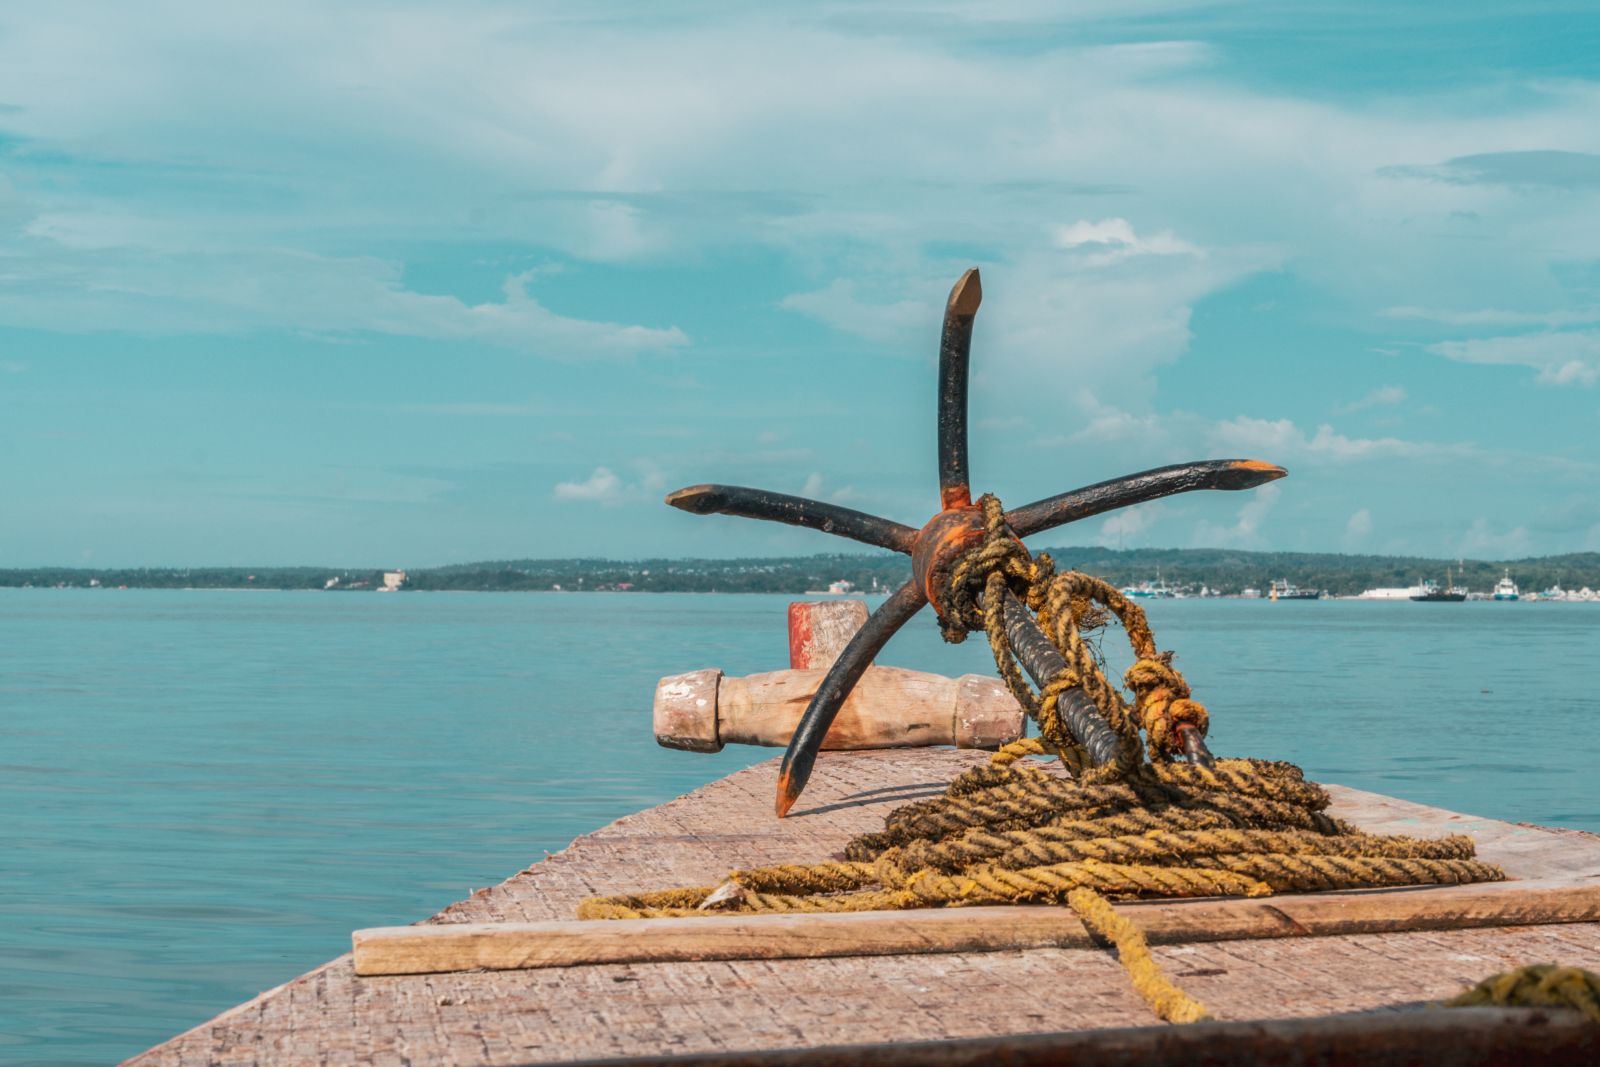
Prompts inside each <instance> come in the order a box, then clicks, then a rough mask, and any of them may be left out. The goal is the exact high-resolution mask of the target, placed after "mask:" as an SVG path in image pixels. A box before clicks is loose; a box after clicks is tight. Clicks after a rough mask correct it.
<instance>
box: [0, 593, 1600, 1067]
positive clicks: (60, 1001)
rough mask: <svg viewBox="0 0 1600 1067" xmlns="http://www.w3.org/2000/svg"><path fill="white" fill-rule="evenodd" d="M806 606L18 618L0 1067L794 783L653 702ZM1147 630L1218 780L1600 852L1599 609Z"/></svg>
mask: <svg viewBox="0 0 1600 1067" xmlns="http://www.w3.org/2000/svg"><path fill="white" fill-rule="evenodd" d="M788 599H789V598H787V597H780V596H696V595H626V594H614V595H604V594H601V595H593V594H591V595H564V594H493V593H490V594H472V593H433V594H420V593H419V594H402V595H396V596H371V595H363V594H321V593H274V592H156V591H126V592H118V591H112V590H95V591H89V590H84V591H71V590H64V591H56V590H9V589H8V590H0V901H3V904H4V911H5V916H6V921H5V923H4V925H3V926H0V1061H3V1062H18V1063H107V1062H111V1061H115V1060H117V1059H120V1058H122V1057H124V1056H128V1055H131V1054H132V1053H134V1052H137V1051H139V1050H141V1049H143V1048H145V1047H147V1046H149V1045H151V1044H154V1043H155V1042H157V1041H160V1040H162V1039H163V1038H165V1037H168V1036H170V1035H172V1034H175V1033H177V1032H179V1031H181V1030H183V1029H186V1028H188V1027H190V1026H193V1025H195V1024H197V1023H199V1022H202V1021H203V1020H205V1019H206V1018H208V1017H210V1016H211V1015H213V1014H215V1013H217V1012H219V1011H221V1010H223V1009H224V1008H227V1007H229V1006H231V1005H233V1004H235V1003H238V1002H239V1001H241V1000H244V999H245V998H247V997H250V996H252V995H253V994H255V993H257V992H259V991H261V990H263V989H266V988H269V987H271V986H274V985H277V984H278V983H280V982H283V981H284V980H286V979H288V978H291V977H293V976H294V975H296V974H299V973H301V972H303V971H305V970H307V969H309V968H310V967H312V966H315V965H316V964H318V963H321V962H322V961H324V960H326V959H328V958H330V957H332V956H334V955H337V954H338V953H340V952H343V951H345V950H346V949H348V947H349V943H350V931H351V930H352V929H355V928H357V927H363V926H375V925H384V924H392V923H405V922H410V921H412V920H415V919H418V918H421V917H423V916H426V915H428V914H431V913H432V912H433V911H435V910H437V909H439V908H441V907H443V906H444V905H446V904H448V903H450V902H451V901H454V900H457V899H459V898H461V897H463V896H466V895H467V894H468V893H470V892H471V891H472V890H473V889H475V888H478V887H481V886H486V885H490V884H493V883H495V882H497V881H499V880H501V879H503V878H505V877H506V876H508V875H510V874H512V873H513V872H515V871H517V870H519V869H520V868H522V867H524V866H526V865H527V864H528V863H530V862H532V861H533V860H536V859H538V858H539V857H540V856H542V855H543V854H544V852H545V851H546V850H550V851H553V850H555V849H559V848H561V847H562V846H563V845H565V844H566V843H567V842H568V841H569V840H570V839H571V838H572V837H574V836H575V835H577V834H581V833H583V832H585V831H587V830H591V829H593V828H595V827H597V826H599V825H601V824H603V823H605V822H607V821H608V820H610V819H613V818H616V817H617V816H619V815H622V814H624V813H627V812H630V811H634V810H637V809H638V808H641V807H644V806H646V805H650V804H655V803H658V802H660V801H662V800H665V799H668V798H670V797H673V796H675V795H677V794H680V793H682V792H685V791H687V790H689V789H691V788H693V787H695V786H698V785H700V784H702V783H704V782H706V781H708V780H710V779H713V778H716V777H719V776H721V775H724V774H727V773H729V772H730V771H733V770H735V769H737V768H739V767H742V766H745V765H747V764H749V763H752V762H755V761H757V760H760V759H763V758H766V757H768V756H771V755H772V754H773V752H772V751H771V750H765V749H741V750H726V751H724V752H722V753H721V754H719V755H715V756H705V755H693V754H689V753H683V752H671V751H667V750H665V749H661V748H659V747H657V746H656V745H655V743H654V741H653V739H652V737H651V732H650V697H651V693H652V691H653V689H654V686H655V682H656V679H657V678H658V677H659V676H661V675H663V674H669V673H675V672H678V671H683V670H690V669H693V668H697V667H710V666H716V667H721V668H723V669H724V670H726V671H728V672H730V673H747V672H751V671H757V670H770V669H775V668H778V667H782V666H784V665H786V644H785V636H784V605H785V604H786V603H787V601H788ZM1149 610H1150V614H1151V619H1152V622H1153V624H1154V626H1155V628H1156V632H1157V636H1158V638H1159V640H1160V643H1161V645H1162V647H1165V648H1174V649H1177V650H1178V652H1179V660H1178V662H1179V665H1180V666H1181V667H1182V669H1183V670H1184V671H1185V672H1186V674H1187V676H1188V677H1189V679H1190V681H1191V682H1192V683H1193V684H1194V686H1195V690H1196V694H1197V696H1199V697H1200V698H1201V699H1202V700H1203V701H1204V702H1205V703H1206V704H1207V705H1209V706H1210V708H1211V709H1212V715H1213V726H1212V735H1211V737H1212V745H1213V747H1214V748H1215V749H1216V750H1217V751H1218V752H1219V753H1228V754H1252V755H1260V756H1271V757H1276V758H1283V759H1291V760H1295V761H1297V762H1299V763H1301V764H1302V765H1304V766H1305V767H1306V768H1307V769H1308V770H1309V771H1310V772H1311V773H1312V774H1313V775H1314V776H1315V777H1317V778H1318V779H1321V780H1324V781H1332V782H1342V783H1346V784H1349V785H1354V786H1359V787H1361V788H1365V789H1374V790H1380V791H1382V792H1386V793H1392V794H1394V795H1397V796H1402V797H1406V798H1408V799H1411V800H1417V801H1422V802H1425V803H1429V804H1437V805H1441V806H1444V807H1450V808H1455V809H1458V810H1464V811H1470V812H1474V813H1479V814H1484V815H1491V816H1495V817H1498V818H1503V819H1513V820H1527V821H1534V822H1541V823H1548V824H1555V825H1561V826H1572V827H1581V828H1584V829H1588V830H1600V794H1597V792H1596V791H1595V789H1594V781H1595V771H1594V761H1595V756H1594V753H1595V751H1596V748H1597V745H1600V716H1597V712H1600V700H1597V698H1596V695H1595V694H1596V691H1597V688H1600V666H1597V664H1600V607H1596V606H1592V605H1581V604H1572V605H1565V604H1548V605H1546V604H1525V603H1518V604H1495V603H1468V604H1430V605H1423V604H1409V603H1406V604H1372V603H1353V602H1326V601H1325V602H1320V603H1304V602H1302V603H1282V604H1272V603H1268V602H1265V601H1197V600H1186V601H1161V602H1154V603H1151V604H1150V605H1149ZM987 654H988V651H987V646H986V645H985V643H984V642H982V641H972V642H969V643H968V644H966V645H963V646H959V647H950V646H946V645H944V644H942V643H941V642H940V640H939V636H938V633H937V631H936V630H935V628H934V626H933V624H932V622H931V620H930V619H929V618H927V617H924V618H921V619H919V620H918V621H917V622H916V623H913V624H912V626H911V628H910V629H909V630H908V631H907V632H905V633H903V634H902V635H901V636H900V637H898V638H896V639H895V641H894V642H893V643H892V644H891V645H890V646H889V648H888V650H887V651H886V652H885V654H884V655H883V656H881V657H880V662H883V663H888V664H894V665H899V666H907V667H913V668H919V669H925V670H939V671H942V672H944V673H948V674H960V673H965V672H969V671H972V672H986V671H988V670H991V669H992V665H991V664H989V663H988V661H987V659H986V657H987ZM1124 659H1125V657H1124ZM824 758H826V757H824Z"/></svg>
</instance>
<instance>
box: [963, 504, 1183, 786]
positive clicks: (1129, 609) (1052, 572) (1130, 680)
mask: <svg viewBox="0 0 1600 1067" xmlns="http://www.w3.org/2000/svg"><path fill="white" fill-rule="evenodd" d="M978 507H979V508H980V509H982V511H983V522H984V534H983V540H982V541H980V542H979V543H978V544H977V545H975V546H973V547H972V548H971V549H969V550H968V551H967V552H966V553H964V554H963V555H962V556H961V558H960V559H959V560H957V562H956V565H955V566H954V567H953V568H951V571H950V580H949V583H948V585H947V586H946V590H945V602H944V606H945V609H946V612H945V614H944V615H942V616H941V617H940V623H939V625H940V629H941V631H942V632H943V634H944V637H945V640H947V641H951V642H958V641H962V640H965V638H966V635H967V633H968V632H969V631H972V630H979V629H981V630H983V631H984V632H985V633H986V634H987V635H988V638H989V647H990V650H991V651H992V652H993V654H994V660H995V666H996V668H997V669H998V670H999V672H1000V677H1001V678H1002V679H1003V680H1004V681H1005V683H1006V687H1007V688H1008V689H1010V690H1011V694H1012V696H1014V697H1015V698H1016V700H1017V703H1018V704H1020V705H1021V706H1022V708H1023V710H1024V711H1025V712H1027V714H1028V716H1029V717H1030V718H1032V719H1033V720H1034V721H1035V722H1036V723H1037V724H1038V727H1039V734H1040V736H1041V737H1043V738H1045V740H1046V741H1047V742H1048V743H1049V744H1050V746H1051V748H1052V750H1053V751H1054V752H1055V753H1056V754H1058V755H1059V756H1060V758H1061V761H1062V763H1063V764H1065V765H1066V767H1067V769H1068V770H1070V771H1071V772H1072V774H1073V775H1074V776H1075V777H1080V778H1082V777H1085V776H1090V777H1092V778H1093V779H1094V780H1097V781H1105V780H1111V779H1115V778H1118V777H1122V776H1124V775H1126V774H1128V773H1130V772H1132V771H1133V770H1134V769H1135V768H1136V767H1137V766H1138V764H1139V763H1140V762H1141V761H1142V759H1143V758H1144V757H1148V758H1149V759H1150V760H1151V761H1152V762H1166V761H1169V760H1171V759H1172V758H1173V757H1174V756H1175V755H1178V754H1179V753H1181V752H1182V751H1183V742H1182V736H1181V734H1180V731H1179V727H1181V726H1191V727H1193V728H1194V729H1196V730H1198V731H1199V732H1200V734H1201V736H1204V735H1205V733H1206V732H1207V730H1208V729H1209V727H1210V722H1211V719H1210V715H1209V714H1208V713H1207V711H1206V708H1205V705H1203V704H1201V703H1200V702H1199V701H1197V700H1194V699H1193V698H1192V697H1191V695H1190V690H1189V683H1188V682H1186V681H1185V680H1184V678H1183V675H1182V674H1180V673H1179V672H1178V670H1177V668H1175V667H1173V666H1172V653H1170V652H1159V651H1157V649H1156V643H1155V635H1154V634H1153V633H1151V631H1150V624H1149V621H1148V620H1147V619H1146V618H1145V614H1144V611H1143V610H1142V609H1140V608H1139V606H1138V605H1137V604H1134V603H1133V602H1132V601H1131V600H1129V599H1128V598H1127V597H1126V596H1124V595H1123V594H1122V593H1121V591H1119V590H1118V589H1117V588H1116V587H1114V586H1112V585H1111V584H1110V583H1109V582H1106V581H1103V580H1102V579H1099V578H1095V577H1093V576H1091V575H1088V574H1084V573H1082V572H1080V571H1067V572H1065V573H1059V574H1058V573H1057V572H1056V565H1055V561H1054V560H1052V559H1051V558H1050V557H1049V556H1048V555H1045V554H1040V555H1039V556H1038V557H1037V558H1035V557H1032V556H1030V555H1029V553H1028V550H1027V549H1026V548H1025V547H1023V544H1022V542H1021V541H1019V540H1018V539H1017V538H1016V536H1015V535H1014V534H1012V533H1011V531H1010V530H1009V529H1008V528H1007V527H1006V524H1005V508H1004V507H1003V506H1001V504H1000V501H999V499H998V498H996V497H995V496H994V494H992V493H985V494H984V495H983V496H982V497H980V498H979V500H978ZM1007 592H1010V593H1012V594H1013V595H1015V596H1016V597H1017V598H1018V599H1019V600H1021V601H1022V602H1023V603H1024V604H1026V605H1027V607H1028V608H1029V610H1031V611H1033V612H1034V613H1035V614H1036V615H1037V616H1038V620H1039V626H1040V629H1042V630H1043V631H1044V633H1045V636H1046V637H1048V638H1049V639H1050V642H1051V644H1053V645H1054V646H1055V647H1056V650H1057V651H1058V652H1060V653H1061V656H1062V658H1063V659H1064V660H1066V663H1067V666H1066V668H1065V669H1063V670H1061V671H1059V672H1057V673H1056V675H1055V676H1054V677H1052V678H1050V679H1048V680H1047V681H1046V682H1045V684H1044V685H1042V686H1041V687H1040V688H1039V691H1038V692H1037V693H1035V692H1034V691H1033V689H1032V688H1031V687H1030V686H1029V685H1028V682H1027V679H1026V678H1025V677H1024V676H1023V672H1022V668H1021V665H1020V664H1019V663H1018V662H1017V657H1016V653H1015V651H1014V650H1013V649H1012V648H1011V643H1010V640H1009V638H1008V637H1007V636H1006V633H1005V626H1004V623H1003V618H1002V613H1001V604H1002V601H1003V599H1004V596H1005V594H1006V593H1007ZM980 605H981V606H980ZM1113 618H1114V619H1116V620H1117V622H1119V623H1120V624H1121V626H1122V629H1123V631H1124V633H1126V634H1127V637H1128V643H1129V645H1130V646H1132V648H1133V653H1134V656H1135V662H1134V664H1133V666H1132V667H1130V668H1129V669H1128V671H1127V673H1126V674H1124V675H1123V679H1122V680H1123V684H1124V685H1125V686H1126V687H1127V689H1128V692H1130V693H1131V694H1132V695H1133V699H1132V701H1131V702H1130V701H1129V700H1128V698H1127V697H1126V696H1125V695H1124V694H1123V692H1122V690H1120V689H1118V688H1117V687H1116V686H1115V685H1113V684H1112V683H1111V682H1110V681H1109V680H1108V679H1107V678H1106V675H1105V668H1104V664H1103V663H1102V661H1101V659H1100V655H1099V652H1098V649H1097V646H1096V645H1095V643H1094V641H1093V640H1092V637H1091V636H1088V635H1093V634H1095V633H1097V632H1098V631H1100V630H1102V629H1103V628H1104V627H1105V626H1106V625H1107V624H1108V623H1109V622H1110V620H1111V619H1113ZM1070 689H1081V690H1082V691H1083V692H1084V694H1085V695H1087V696H1088V698H1089V700H1090V701H1091V702H1092V703H1093V704H1094V706H1095V707H1096V708H1097V709H1098V710H1099V712H1100V714H1101V716H1102V717H1103V718H1104V719H1105V720H1106V722H1107V723H1108V724H1109V725H1110V726H1111V728H1112V729H1113V730H1114V731H1116V733H1117V734H1118V735H1119V736H1120V737H1121V738H1122V742H1123V743H1122V745H1121V746H1120V750H1119V753H1118V758H1117V760H1116V762H1115V764H1114V765H1112V766H1110V767H1107V768H1094V767H1092V766H1091V765H1090V762H1089V759H1088V755H1087V753H1085V752H1084V751H1083V749H1082V747H1081V746H1080V745H1078V744H1077V742H1076V741H1074V740H1073V738H1072V736H1071V734H1070V733H1068V731H1067V729H1066V725H1065V723H1064V722H1063V721H1062V719H1061V712H1060V706H1059V705H1060V701H1061V696H1062V694H1064V693H1066V692H1067V691H1068V690H1070ZM1141 742H1142V743H1143V747H1144V754H1143V755H1141V753H1140V751H1139V749H1140V747H1141Z"/></svg>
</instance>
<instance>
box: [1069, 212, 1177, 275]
mask: <svg viewBox="0 0 1600 1067" xmlns="http://www.w3.org/2000/svg"><path fill="white" fill-rule="evenodd" d="M1055 243H1056V244H1057V245H1058V246H1059V247H1061V248H1067V249H1072V250H1074V251H1077V252H1079V253H1081V254H1082V256H1083V261H1084V262H1085V263H1086V264H1088V265H1089V266H1093V267H1104V266H1110V265H1111V264H1113V263H1118V262H1121V261H1122V260H1125V259H1131V258H1133V257H1135V256H1204V255H1205V251H1204V250H1203V249H1200V248H1197V247H1195V246H1194V245H1192V244H1190V243H1189V242H1188V241H1182V240H1179V239H1178V238H1177V237H1176V236H1175V235H1174V234H1173V232H1172V231H1171V230H1162V231H1160V232H1159V233H1155V234H1152V235H1151V236H1150V237H1140V236H1139V235H1138V234H1136V233H1134V231H1133V226H1132V224H1130V223H1129V222H1128V220H1127V219H1101V220H1100V221H1099V222H1089V221H1087V220H1082V219H1080V220H1079V221H1077V222H1074V223H1072V224H1071V225H1070V226H1062V227H1061V228H1059V229H1058V230H1056V234H1055Z"/></svg>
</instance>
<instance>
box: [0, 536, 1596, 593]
mask: <svg viewBox="0 0 1600 1067" xmlns="http://www.w3.org/2000/svg"><path fill="white" fill-rule="evenodd" d="M1046 551H1048V552H1049V553H1050V555H1051V557H1052V558H1054V559H1055V561H1056V564H1057V567H1058V568H1059V569H1061V570H1066V569H1069V568H1070V569H1077V570H1082V571H1087V572H1088V573H1090V574H1094V575H1097V576H1099V577H1101V578H1104V579H1106V580H1107V581H1110V582H1112V583H1113V584H1115V585H1119V586H1120V585H1130V584H1135V583H1138V582H1143V581H1153V580H1155V578H1156V577H1157V575H1158V574H1159V575H1160V577H1161V578H1162V580H1164V581H1165V582H1166V583H1167V584H1168V585H1170V586H1188V587H1191V588H1193V589H1198V588H1199V587H1200V586H1201V585H1205V586H1207V587H1209V588H1210V589H1212V590H1214V591H1217V592H1221V593H1238V592H1240V591H1241V590H1243V589H1246V588H1255V589H1261V590H1263V591H1265V589H1266V588H1267V586H1268V584H1269V583H1270V582H1272V581H1273V580H1274V579H1280V578H1281V579H1284V580H1287V581H1289V582H1292V583H1293V584H1295V585H1298V586H1301V587H1302V588H1309V589H1321V590H1325V591H1326V592H1328V593H1330V594H1333V595H1336V596H1338V595H1350V594H1355V593H1359V592H1361V591H1362V590H1363V589H1370V588H1373V587H1376V586H1410V585H1416V584H1418V583H1419V582H1421V581H1423V580H1424V579H1430V580H1433V581H1436V582H1438V583H1439V584H1440V585H1443V584H1444V583H1445V574H1446V570H1447V569H1448V570H1449V571H1450V573H1451V577H1452V578H1453V580H1454V582H1455V584H1457V585H1459V586H1463V587H1465V588H1467V589H1471V590H1473V591H1477V592H1487V591H1488V590H1489V589H1491V588H1492V587H1493V585H1494V583H1495V581H1496V580H1498V579H1499V578H1500V576H1501V575H1502V574H1503V573H1505V572H1506V571H1507V570H1509V571H1510V573H1511V577H1512V578H1513V579H1514V580H1515V581H1516V582H1517V583H1518V585H1520V586H1521V587H1522V589H1523V590H1526V591H1533V590H1542V589H1546V588H1548V587H1550V586H1552V585H1555V584H1557V583H1559V584H1560V585H1561V586H1562V587H1563V588H1567V589H1579V588H1582V587H1584V586H1588V587H1590V588H1600V553H1597V552H1579V553H1569V554H1567V555H1560V556H1541V557H1531V558H1526V559H1516V560H1470V559H1469V560H1464V561H1457V560H1445V559H1430V558H1426V557H1420V556H1358V555H1341V554H1333V553H1313V552H1242V551H1234V550H1231V549H1212V548H1190V549H1158V548H1137V549H1112V548H1097V547H1092V546H1073V547H1064V548H1054V549H1047V550H1046ZM383 573H384V572H383V569H382V568H372V569H361V568H343V567H138V568H84V567H28V568H9V569H0V587H23V586H32V587H35V588H47V587H59V588H91V587H99V588H118V587H127V588H136V589H318V590H321V589H327V590H328V591H330V592H332V591H344V590H349V591H358V592H359V591H365V590H371V589H375V588H378V587H380V586H381V585H382V584H383ZM910 576H911V565H910V561H909V560H908V559H907V558H906V557H905V556H901V555H894V554H889V553H861V554H849V553H835V554H828V555H816V556H791V557H775V558H766V559H664V558H663V559H642V560H632V561H624V560H606V559H544V560H538V559H522V560H497V561H489V562H482V563H461V564H454V565H451V566H447V567H430V568H426V569H418V570H411V571H409V572H408V574H407V578H406V583H405V586H404V589H406V590H440V591H444V590H457V591H496V592H522V591H526V592H533V591H550V590H554V589H560V590H561V591H566V592H588V591H594V592H690V593H699V592H718V593H803V592H806V591H808V590H818V589H826V588H827V587H828V585H829V584H830V583H833V582H838V581H847V582H850V583H851V584H852V585H853V586H854V587H855V589H856V590H858V591H867V592H870V591H871V590H872V589H873V588H874V586H876V588H878V589H882V590H888V589H893V588H895V587H896V586H898V585H900V584H901V583H902V582H904V581H906V580H907V579H908V578H909V577H910ZM331 578H338V579H339V581H338V582H337V583H334V584H332V585H331V586H330V585H329V579H331Z"/></svg>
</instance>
